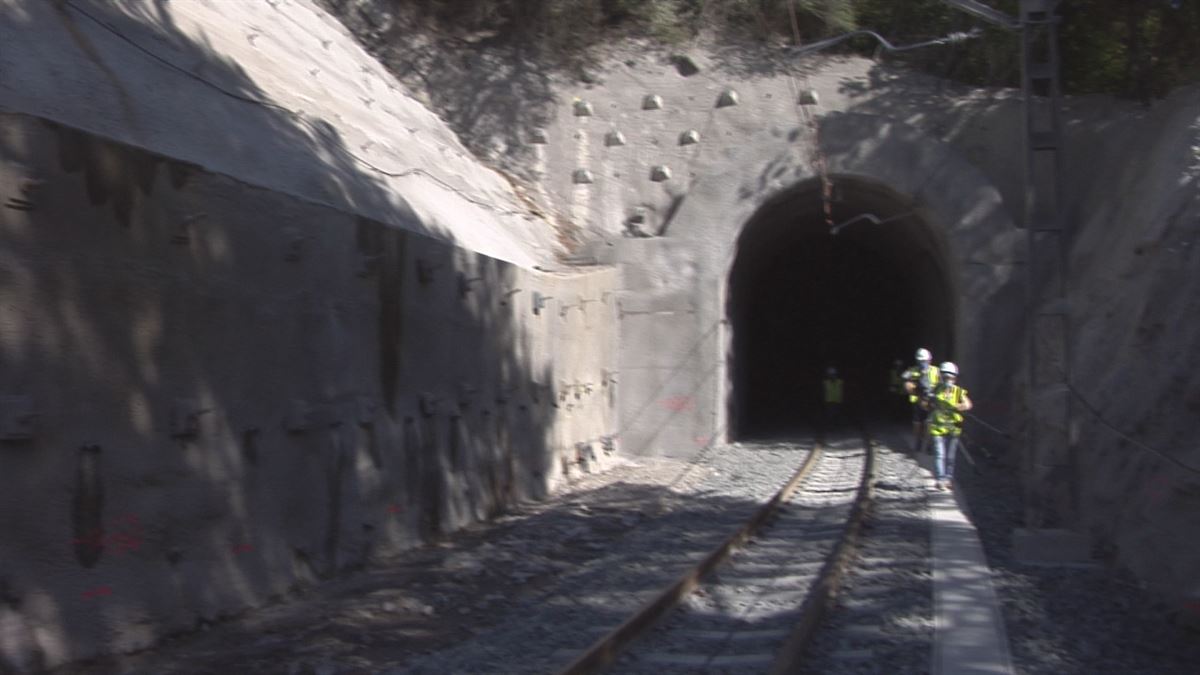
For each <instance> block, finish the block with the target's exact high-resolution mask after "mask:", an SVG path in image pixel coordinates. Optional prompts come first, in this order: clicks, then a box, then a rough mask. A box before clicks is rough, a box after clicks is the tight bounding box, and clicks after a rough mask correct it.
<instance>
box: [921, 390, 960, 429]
mask: <svg viewBox="0 0 1200 675" xmlns="http://www.w3.org/2000/svg"><path fill="white" fill-rule="evenodd" d="M966 396H967V390H966V389H963V388H962V387H960V386H958V385H957V384H947V385H945V386H942V387H938V388H937V389H936V390H935V391H934V394H933V401H932V402H931V403H932V408H931V409H930V411H929V433H931V434H933V435H934V436H945V435H947V434H949V435H951V436H957V435H959V434H961V433H962V423H963V416H962V413H960V412H959V411H958V410H957V409H956V408H955V407H954V406H956V405H960V404H961V403H962V402H963V399H964V398H966Z"/></svg>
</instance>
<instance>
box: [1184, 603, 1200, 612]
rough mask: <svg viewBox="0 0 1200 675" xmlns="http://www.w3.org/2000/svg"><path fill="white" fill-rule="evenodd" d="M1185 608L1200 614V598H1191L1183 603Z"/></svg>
mask: <svg viewBox="0 0 1200 675" xmlns="http://www.w3.org/2000/svg"><path fill="white" fill-rule="evenodd" d="M1183 608H1184V609H1186V610H1187V611H1189V612H1191V613H1192V614H1200V600H1189V601H1188V602H1185V603H1183Z"/></svg>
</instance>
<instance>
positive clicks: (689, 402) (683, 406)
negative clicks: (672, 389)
mask: <svg viewBox="0 0 1200 675" xmlns="http://www.w3.org/2000/svg"><path fill="white" fill-rule="evenodd" d="M660 403H662V407H664V408H666V409H667V410H670V411H671V412H683V411H684V410H691V409H692V408H695V407H696V401H695V399H693V398H692V397H691V396H671V397H669V398H664V399H663V400H662V401H660Z"/></svg>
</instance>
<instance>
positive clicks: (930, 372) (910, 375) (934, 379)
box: [904, 365, 941, 403]
mask: <svg viewBox="0 0 1200 675" xmlns="http://www.w3.org/2000/svg"><path fill="white" fill-rule="evenodd" d="M904 379H905V381H907V382H912V383H913V384H915V385H916V386H917V392H918V393H916V394H909V395H908V402H909V403H916V402H917V401H918V400H920V398H921V395H920V391H921V390H922V389H924V390H926V391H929V392H932V391H933V390H934V389H936V388H937V384H938V380H939V379H941V378H940V377H939V373H938V369H937V368H934V367H933V366H932V365H931V366H929V367H928V368H926V369H925V372H924V373H922V372H921V368H920V367H919V366H913V367H912V368H909V369H908V370H906V371H904ZM922 385H924V386H922Z"/></svg>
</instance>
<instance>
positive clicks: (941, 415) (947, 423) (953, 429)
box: [929, 361, 971, 490]
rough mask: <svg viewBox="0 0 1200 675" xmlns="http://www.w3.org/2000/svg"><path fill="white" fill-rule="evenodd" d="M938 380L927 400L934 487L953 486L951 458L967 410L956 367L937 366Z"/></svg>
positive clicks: (966, 398) (954, 453)
mask: <svg viewBox="0 0 1200 675" xmlns="http://www.w3.org/2000/svg"><path fill="white" fill-rule="evenodd" d="M938 371H939V373H940V378H939V381H938V384H937V386H936V387H934V390H933V395H932V396H931V397H930V399H929V401H930V409H929V435H930V437H931V438H932V440H933V467H934V478H935V479H936V481H937V482H936V486H937V489H939V490H945V489H947V488H952V487H953V486H954V457H955V455H956V454H957V453H958V444H959V440H960V438H961V437H962V427H963V415H962V414H963V413H964V412H966V411H968V410H970V409H971V398H970V397H969V396H967V390H966V389H963V388H962V387H960V386H958V366H957V365H955V364H954V363H952V362H950V361H946V362H945V363H943V364H942V365H940V366H938Z"/></svg>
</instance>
